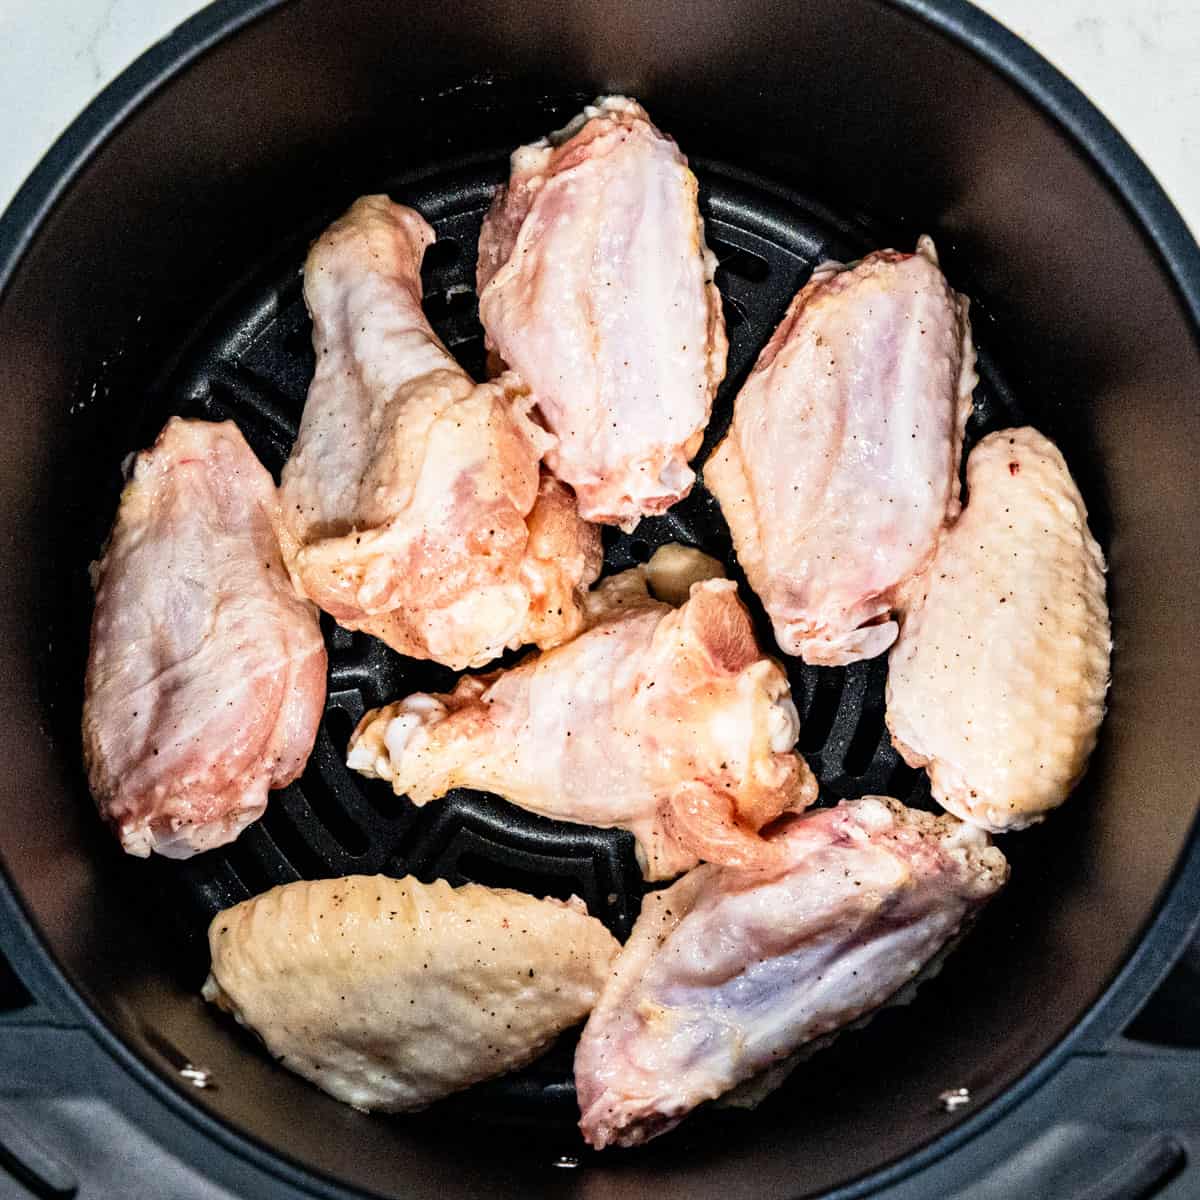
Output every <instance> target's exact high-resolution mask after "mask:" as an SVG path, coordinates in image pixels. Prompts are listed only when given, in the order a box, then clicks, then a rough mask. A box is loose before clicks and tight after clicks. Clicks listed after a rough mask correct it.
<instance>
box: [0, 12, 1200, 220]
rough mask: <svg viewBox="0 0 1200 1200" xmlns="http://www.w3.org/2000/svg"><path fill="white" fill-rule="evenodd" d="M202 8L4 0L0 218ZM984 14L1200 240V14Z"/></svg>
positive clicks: (0, 37)
mask: <svg viewBox="0 0 1200 1200" xmlns="http://www.w3.org/2000/svg"><path fill="white" fill-rule="evenodd" d="M331 2H332V0H331ZM202 7H203V4H202V3H200V2H198V0H0V207H3V206H4V205H6V204H7V203H8V201H9V199H10V198H11V197H12V195H13V193H14V192H15V191H16V189H17V187H18V186H19V185H20V183H21V181H22V180H23V179H24V177H25V176H26V175H27V174H28V172H29V171H30V170H31V169H32V167H33V166H34V164H35V163H36V162H37V160H38V158H40V157H41V155H42V154H43V153H44V152H45V150H46V149H47V148H48V147H49V145H50V143H51V142H52V141H53V140H54V138H55V137H56V136H57V135H58V134H59V133H61V132H62V130H63V129H64V128H65V127H66V126H67V125H68V124H69V123H70V121H71V119H72V118H73V117H74V116H75V114H76V113H78V112H79V110H80V109H81V108H83V106H84V105H85V104H86V103H87V102H88V101H89V100H90V99H91V98H92V96H94V95H95V93H96V92H98V91H99V90H100V88H102V87H103V86H104V85H105V84H106V83H107V82H108V81H109V80H110V79H112V78H113V76H115V75H116V74H118V73H119V72H120V71H121V70H122V68H124V67H125V66H127V65H128V64H129V63H130V62H131V61H132V60H133V59H134V58H136V57H137V55H138V54H140V53H141V52H142V51H143V50H144V49H146V47H147V46H149V45H151V43H153V42H154V41H155V40H157V39H158V38H161V37H163V36H164V35H165V34H167V33H169V32H170V31H171V29H173V28H174V27H175V26H176V25H178V24H179V22H181V21H182V20H184V19H185V18H186V17H189V16H191V15H192V13H194V12H196V11H197V10H198V9H200V8H202ZM982 7H983V8H985V9H986V10H987V11H988V12H990V13H991V14H992V15H993V16H995V17H997V18H998V19H999V20H1000V21H1002V22H1003V23H1004V24H1006V25H1008V26H1009V28H1011V29H1012V30H1013V31H1014V32H1016V33H1018V34H1019V35H1020V36H1021V37H1023V38H1025V40H1026V41H1028V42H1030V43H1031V44H1032V45H1033V46H1034V47H1036V48H1037V49H1038V50H1040V51H1041V53H1042V54H1044V55H1045V56H1046V57H1047V58H1049V59H1050V61H1051V62H1053V63H1054V64H1055V65H1056V66H1058V67H1059V68H1060V69H1061V70H1062V71H1063V72H1064V73H1065V74H1066V75H1067V77H1068V78H1069V79H1071V80H1072V81H1073V82H1074V83H1076V84H1077V85H1078V86H1079V87H1080V88H1082V89H1083V91H1084V92H1086V93H1087V94H1088V95H1089V96H1090V97H1091V99H1092V100H1093V101H1094V102H1095V103H1096V105H1097V106H1098V107H1099V108H1100V109H1101V110H1102V111H1103V112H1104V113H1106V114H1107V116H1108V117H1109V119H1110V120H1111V121H1112V122H1113V123H1114V124H1115V125H1116V127H1117V128H1118V129H1119V130H1120V131H1121V133H1122V134H1124V135H1125V137H1126V138H1127V139H1128V140H1129V141H1130V142H1131V143H1132V145H1133V148H1134V149H1135V150H1136V151H1137V152H1138V153H1139V154H1140V155H1141V156H1142V158H1143V159H1144V160H1145V161H1146V162H1147V163H1148V164H1149V166H1150V169H1151V170H1152V171H1153V172H1154V173H1155V174H1156V175H1157V176H1158V178H1159V181H1160V182H1161V183H1162V185H1163V186H1164V187H1165V188H1166V190H1167V192H1168V194H1169V195H1170V196H1171V198H1172V199H1173V200H1174V201H1175V203H1176V205H1177V206H1178V207H1179V209H1180V211H1181V212H1182V213H1183V215H1184V217H1185V218H1186V219H1187V221H1188V223H1189V224H1190V225H1191V228H1192V230H1193V231H1200V3H1198V2H1197V0H986V2H985V3H983V4H982Z"/></svg>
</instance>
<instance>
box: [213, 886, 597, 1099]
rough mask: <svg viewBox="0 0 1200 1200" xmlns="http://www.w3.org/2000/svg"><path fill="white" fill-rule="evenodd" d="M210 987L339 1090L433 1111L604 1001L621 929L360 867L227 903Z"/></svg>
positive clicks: (532, 902) (580, 913) (546, 903)
mask: <svg viewBox="0 0 1200 1200" xmlns="http://www.w3.org/2000/svg"><path fill="white" fill-rule="evenodd" d="M208 944H209V949H210V951H211V953H212V973H211V974H210V975H209V978H208V981H207V982H206V983H205V985H204V996H205V999H207V1000H209V1001H211V1002H213V1003H215V1004H218V1005H220V1006H221V1007H222V1008H224V1009H226V1010H227V1011H230V1012H232V1013H233V1014H234V1015H235V1016H236V1017H237V1019H238V1020H239V1021H240V1022H242V1024H244V1025H246V1026H248V1027H249V1028H250V1029H252V1030H253V1031H254V1032H255V1033H256V1034H258V1036H259V1037H260V1038H261V1039H262V1040H263V1042H264V1043H265V1044H266V1047H267V1049H268V1050H269V1051H270V1052H271V1054H272V1056H273V1057H274V1058H275V1059H277V1060H278V1061H279V1062H280V1063H282V1064H283V1065H284V1066H286V1067H287V1068H288V1069H289V1070H292V1071H295V1072H296V1073H297V1074H298V1075H302V1076H303V1077H304V1078H305V1079H308V1080H310V1081H311V1082H312V1083H315V1084H316V1085H317V1087H319V1088H322V1089H323V1090H324V1091H326V1092H328V1093H329V1094H330V1095H331V1096H334V1097H336V1098H337V1099H338V1100H342V1101H345V1102H346V1103H347V1104H352V1105H354V1106H355V1107H356V1108H361V1109H379V1110H383V1111H389V1112H397V1111H405V1110H409V1109H414V1108H421V1107H424V1106H425V1105H427V1104H431V1103H432V1102H433V1101H435V1100H438V1099H441V1097H443V1096H446V1095H448V1094H449V1093H451V1092H455V1091H458V1090H459V1089H460V1088H465V1087H469V1086H470V1085H471V1084H473V1083H478V1082H479V1081H480V1080H483V1079H489V1078H491V1077H492V1076H494V1075H499V1074H502V1073H503V1072H505V1071H511V1070H513V1069H515V1068H516V1067H520V1066H523V1065H524V1064H525V1063H528V1062H530V1061H532V1060H533V1059H534V1058H536V1057H537V1056H538V1055H539V1054H540V1053H541V1052H542V1051H543V1050H545V1049H546V1048H547V1047H548V1046H549V1045H550V1043H551V1042H552V1041H553V1040H554V1039H555V1038H556V1037H557V1036H558V1035H559V1034H560V1033H561V1032H562V1031H563V1030H564V1029H567V1028H569V1027H570V1026H571V1025H574V1024H575V1023H576V1022H578V1021H580V1020H582V1019H583V1018H584V1017H585V1016H586V1015H587V1013H588V1012H589V1011H590V1010H591V1008H592V1005H593V1004H594V1003H595V1002H596V997H597V996H598V995H599V993H600V989H601V987H602V986H603V984H604V980H605V978H606V977H607V975H608V971H609V968H610V966H611V964H612V960H613V958H614V956H615V955H616V953H617V951H618V950H619V949H620V947H619V945H618V943H617V941H616V939H615V938H614V937H613V936H612V934H610V933H609V932H608V930H606V929H605V928H604V926H603V925H601V924H600V922H599V921H597V920H595V919H594V918H593V917H589V916H588V915H587V910H586V908H584V905H583V903H582V901H580V900H578V899H575V898H574V897H573V898H572V899H571V900H569V901H567V902H565V903H564V902H562V901H558V900H537V899H534V897H532V896H527V895H525V894H523V893H521V892H513V891H507V890H499V889H495V888H486V887H481V886H479V885H477V884H467V885H466V886H464V887H460V888H452V887H450V885H449V884H447V883H445V882H444V881H441V880H438V881H437V882H435V883H432V884H424V883H418V882H417V881H416V880H415V879H412V878H406V879H390V878H387V877H385V876H381V875H376V876H367V875H357V876H350V877H348V878H345V879H322V880H317V881H315V882H308V881H298V882H296V883H289V884H285V885H283V886H282V887H276V888H273V889H272V890H271V891H269V892H266V893H265V894H263V895H261V896H256V897H255V898H254V899H252V900H246V901H244V902H243V903H241V904H237V905H235V906H234V907H233V908H230V909H226V910H225V911H224V912H221V913H218V914H217V916H216V917H214V918H213V921H212V924H211V925H210V926H209V930H208Z"/></svg>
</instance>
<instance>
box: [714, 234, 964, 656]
mask: <svg viewBox="0 0 1200 1200" xmlns="http://www.w3.org/2000/svg"><path fill="white" fill-rule="evenodd" d="M975 383H976V375H975V352H974V349H973V345H972V341H971V330H970V324H969V322H968V320H967V301H966V299H965V298H964V297H962V296H960V295H958V294H957V293H956V292H954V291H953V290H952V289H951V287H950V286H949V284H948V283H947V282H946V280H945V278H944V277H943V275H942V273H941V271H940V270H939V269H938V265H937V257H936V255H935V253H934V250H933V243H932V242H931V241H929V239H928V238H922V239H921V241H920V242H919V244H918V248H917V253H915V254H898V253H896V252H895V251H892V250H880V251H877V252H876V253H874V254H870V255H868V256H867V257H866V258H864V259H863V260H862V261H861V262H859V263H858V264H857V265H854V266H850V267H843V266H841V265H840V264H838V263H825V264H823V265H822V266H820V267H818V268H817V269H816V271H815V272H814V273H813V276H812V278H811V279H810V280H809V282H808V283H807V284H806V285H805V286H804V287H803V288H802V289H801V290H800V292H799V293H798V294H797V296H796V297H795V299H794V300H793V301H792V303H791V306H790V307H789V309H788V311H787V314H786V316H785V317H784V318H783V321H782V322H781V323H780V325H779V327H778V328H777V329H776V330H775V333H774V334H773V335H772V337H771V340H770V341H769V342H768V343H767V345H766V348H765V349H764V350H763V352H762V354H761V355H760V356H759V359H758V362H757V363H756V365H755V367H754V370H753V371H752V372H751V374H750V377H749V379H747V381H746V383H745V385H744V386H743V388H742V390H741V392H740V393H739V394H738V397H737V400H736V402H735V405H734V414H733V423H732V425H731V426H730V429H729V433H728V434H727V435H726V437H725V438H724V440H723V441H722V442H721V444H720V445H719V446H718V447H717V449H716V450H715V452H714V453H713V455H712V457H711V458H710V459H709V461H708V463H707V464H706V465H705V468H704V481H705V483H706V485H707V486H708V488H709V490H710V491H711V492H712V493H713V494H714V495H715V496H716V498H717V500H718V501H719V502H720V505H721V511H722V512H723V513H724V515H725V519H726V521H728V523H729V528H730V532H731V533H732V534H733V543H734V548H735V550H736V551H737V557H738V561H739V562H740V563H741V565H742V568H743V569H744V570H745V572H746V578H747V579H748V580H749V583H750V586H751V587H752V588H753V589H754V590H755V592H757V593H758V596H759V598H760V599H761V600H762V602H763V606H764V607H765V608H766V610H767V614H768V616H770V618H771V622H772V624H773V625H774V629H775V637H776V640H777V641H778V643H779V646H780V648H781V649H782V650H783V651H784V652H785V653H787V654H794V655H799V656H800V657H801V658H803V659H804V661H805V662H808V663H814V664H818V665H825V666H844V665H846V664H849V663H852V662H856V661H858V660H859V659H863V658H872V657H874V656H875V655H877V654H880V653H882V652H883V651H884V650H886V649H887V648H888V647H889V646H890V645H891V644H892V642H893V641H894V640H895V638H896V633H897V624H896V621H895V620H893V619H892V614H893V611H894V610H895V609H896V608H898V607H900V606H901V603H902V597H903V590H904V588H905V586H906V584H908V583H909V582H911V580H912V579H913V578H914V577H915V576H916V575H918V574H919V573H920V572H921V571H922V570H923V569H924V568H925V567H926V566H927V565H928V563H929V560H930V559H931V558H932V557H933V553H934V551H935V549H936V548H937V544H938V539H939V538H940V536H941V534H942V530H943V529H944V527H945V526H946V525H947V524H948V523H949V522H951V521H952V520H953V519H954V517H955V516H956V515H957V513H958V511H959V486H958V467H959V458H960V454H961V451H962V439H963V430H964V426H965V424H966V420H967V417H968V415H969V414H970V411H971V392H972V390H973V388H974V386H975Z"/></svg>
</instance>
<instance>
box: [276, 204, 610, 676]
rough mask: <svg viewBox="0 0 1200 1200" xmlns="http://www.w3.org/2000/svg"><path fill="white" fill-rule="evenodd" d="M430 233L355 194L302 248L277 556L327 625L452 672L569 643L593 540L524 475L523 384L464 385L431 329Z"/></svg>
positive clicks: (563, 499) (399, 210) (550, 488)
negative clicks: (296, 394)
mask: <svg viewBox="0 0 1200 1200" xmlns="http://www.w3.org/2000/svg"><path fill="white" fill-rule="evenodd" d="M433 239H434V234H433V230H432V229H431V228H430V227H429V225H428V224H426V222H425V221H424V220H423V219H422V218H421V217H420V216H419V215H418V214H417V213H415V212H414V211H413V210H412V209H409V208H404V207H402V206H400V205H398V204H393V203H392V202H391V201H390V200H388V199H387V197H386V196H366V197H364V198H363V199H361V200H358V201H357V202H356V203H355V204H354V205H353V206H352V207H351V208H350V211H349V212H348V213H346V215H345V216H344V217H342V218H341V219H340V220H339V221H336V222H335V223H334V224H333V225H332V226H331V227H330V228H329V229H328V230H326V232H325V233H324V234H323V235H322V236H321V238H320V239H319V240H318V241H317V242H316V244H315V245H314V246H313V249H312V251H311V252H310V253H309V256H308V261H307V263H306V264H305V268H304V295H305V301H306V303H307V305H308V308H309V311H310V312H311V314H312V318H313V345H314V347H315V348H316V352H317V370H316V375H315V376H314V378H313V381H312V385H311V387H310V388H309V393H308V400H307V403H306V405H305V408H304V417H303V420H302V422H301V425H300V434H299V437H298V438H297V440H296V445H295V448H294V450H293V452H292V456H291V458H290V459H289V461H288V463H287V466H286V467H285V468H284V472H283V483H282V487H281V501H282V506H283V515H284V520H285V526H286V529H285V532H286V537H285V539H284V556H285V560H286V562H287V565H288V569H289V571H290V572H291V575H292V579H293V582H294V583H295V585H296V588H297V590H298V591H299V592H300V593H301V595H304V596H307V597H309V598H310V599H312V600H313V601H315V602H316V603H317V604H318V605H320V607H321V608H323V609H324V610H325V611H326V612H328V613H329V614H330V615H331V616H332V617H334V619H335V620H336V621H337V622H338V623H339V624H341V625H343V626H345V627H346V628H348V629H361V630H365V631H366V632H367V633H371V634H374V635H375V636H376V637H379V638H381V639H382V640H383V641H384V642H386V643H387V644H388V645H389V646H391V647H392V649H394V650H398V651H399V652H400V653H402V654H408V655H412V656H413V657H416V658H429V659H434V660H435V661H437V662H440V663H445V664H446V665H447V666H450V667H455V668H462V667H467V666H479V665H482V664H483V663H486V662H490V661H491V660H492V659H493V658H495V657H496V656H497V655H499V654H501V653H502V652H503V651H504V650H505V649H506V648H513V647H516V646H520V645H523V644H525V643H526V642H530V641H532V642H536V643H537V644H538V645H541V646H550V645H554V644H556V643H557V642H559V641H562V640H564V639H565V638H568V637H570V636H571V635H572V634H573V633H574V632H575V630H576V629H577V628H578V626H579V623H580V619H581V618H580V608H579V600H578V593H579V592H580V590H581V589H583V588H586V587H587V586H588V584H590V583H591V582H592V580H593V579H595V577H596V575H597V573H598V572H599V569H600V542H599V535H598V533H597V531H596V530H594V529H592V528H591V527H590V526H588V525H586V524H585V523H584V522H582V521H581V520H580V519H579V516H578V513H577V512H576V509H575V501H574V498H573V497H572V496H571V494H570V492H569V491H568V489H566V488H565V487H563V486H562V485H561V484H559V483H557V482H555V481H554V480H552V479H549V478H543V477H541V476H540V475H539V467H538V464H539V461H540V459H541V457H542V454H543V453H544V452H545V450H546V448H547V447H548V446H549V445H550V444H551V442H552V439H551V438H550V437H549V435H547V434H546V432H545V431H544V430H542V429H540V428H539V427H538V426H536V425H535V424H534V423H533V422H532V421H531V420H530V419H529V416H528V410H529V407H530V405H531V403H532V401H531V400H530V398H529V396H528V395H527V394H526V392H525V391H524V389H523V388H522V387H520V386H519V385H518V383H517V381H516V379H515V378H514V377H513V376H511V375H506V376H504V377H503V378H501V379H499V380H497V381H496V382H494V383H488V384H482V385H476V384H475V383H474V382H472V380H471V379H470V377H469V376H468V375H467V374H466V372H465V371H463V369H462V368H461V367H460V366H459V365H458V363H456V362H455V361H454V359H453V358H452V357H451V356H450V354H449V353H448V352H447V351H446V349H445V347H444V346H443V345H442V344H441V342H440V341H438V339H437V337H436V336H435V334H434V332H433V330H432V329H431V328H430V327H429V323H428V322H427V321H426V319H425V315H424V313H423V312H422V310H421V276H420V267H421V259H422V257H423V255H424V253H425V250H426V249H427V247H428V246H429V245H430V244H431V243H432V242H433Z"/></svg>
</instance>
